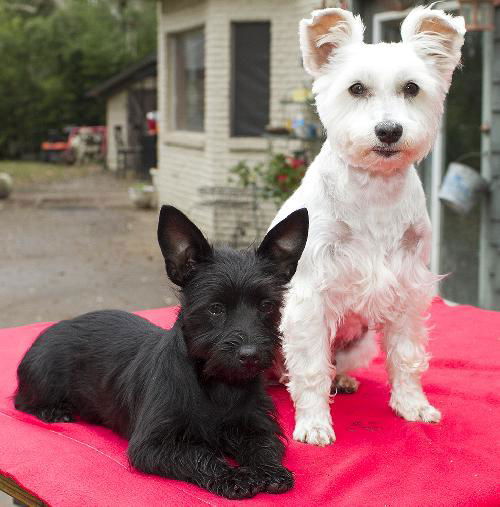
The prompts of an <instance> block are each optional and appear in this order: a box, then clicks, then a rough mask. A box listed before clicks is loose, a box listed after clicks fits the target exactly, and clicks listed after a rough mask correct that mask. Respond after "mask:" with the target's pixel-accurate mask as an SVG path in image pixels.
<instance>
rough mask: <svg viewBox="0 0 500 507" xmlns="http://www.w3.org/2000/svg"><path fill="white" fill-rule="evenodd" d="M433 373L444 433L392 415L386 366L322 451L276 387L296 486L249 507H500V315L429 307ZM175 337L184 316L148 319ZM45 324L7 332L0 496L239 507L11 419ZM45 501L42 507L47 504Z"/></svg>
mask: <svg viewBox="0 0 500 507" xmlns="http://www.w3.org/2000/svg"><path fill="white" fill-rule="evenodd" d="M431 313H432V317H431V319H430V322H429V324H430V326H431V328H432V331H431V341H430V344H429V348H430V351H431V352H432V355H433V360H432V362H431V367H430V370H429V371H428V373H426V374H425V376H424V386H425V390H426V392H427V394H428V396H429V399H430V401H431V403H433V404H435V405H436V406H437V407H438V408H439V409H440V410H441V411H442V413H443V420H442V422H441V423H440V424H437V425H429V424H424V423H410V422H406V421H404V420H403V419H400V418H399V417H397V416H396V415H394V414H393V412H392V411H391V409H390V408H389V406H388V399H389V387H388V385H387V377H386V374H385V371H384V366H383V360H382V358H378V359H377V360H376V361H375V363H374V364H373V365H372V366H371V367H370V368H369V369H366V370H361V371H359V372H358V378H359V379H360V380H361V387H360V389H359V391H358V393H356V394H352V395H341V394H339V395H337V396H336V397H335V400H334V403H333V405H332V411H333V416H334V424H335V432H336V434H337V439H338V440H337V442H336V443H335V444H333V445H331V446H329V447H325V448H318V447H314V446H310V445H306V444H302V443H298V442H295V441H293V440H292V439H291V433H292V429H293V407H292V404H291V402H290V398H289V396H288V394H287V392H286V390H285V389H284V388H283V387H273V388H271V394H272V396H273V398H274V400H275V402H276V405H277V407H278V409H279V413H280V419H281V422H282V424H283V427H284V430H285V434H286V435H287V436H288V437H289V438H290V440H289V442H288V446H287V453H286V457H285V464H286V466H288V467H289V468H290V469H291V470H293V471H294V473H295V482H296V485H295V487H294V488H293V489H292V490H291V491H290V492H288V493H285V494H283V495H270V494H263V493H261V494H258V495H257V496H256V497H254V498H253V499H250V500H244V504H245V505H255V506H264V505H273V506H277V505H286V506H287V507H288V506H300V507H303V506H308V505H315V506H316V505H317V506H329V505H331V506H348V505H349V506H363V507H365V506H372V505H373V506H419V507H421V506H433V507H437V506H458V505H460V506H478V505H500V494H499V488H498V485H499V483H500V465H499V453H498V442H499V441H500V418H499V405H500V404H499V391H500V378H499V370H500V360H499V359H500V346H499V345H500V341H499V338H500V313H496V312H488V311H484V310H479V309H477V308H473V307H469V306H456V307H448V306H446V305H445V304H444V303H443V302H442V301H441V300H436V301H435V303H434V304H433V306H432V312H431ZM139 314H140V315H142V316H144V317H146V318H148V319H150V320H151V321H153V322H155V323H157V324H158V325H160V326H164V327H169V326H170V325H171V323H172V322H173V320H174V319H175V314H176V310H175V308H166V309H157V310H150V311H144V312H139ZM47 326H48V324H46V323H45V324H33V325H30V326H26V327H19V328H13V329H3V330H0V489H4V490H6V491H7V492H9V493H10V494H11V495H14V496H17V497H18V498H19V499H20V500H21V501H23V502H24V503H27V504H28V505H42V504H44V503H45V504H48V505H53V506H70V507H79V506H82V507H89V506H99V507H101V506H102V507H104V506H113V507H114V506H120V507H125V506H134V507H142V506H148V507H153V506H160V505H161V506H175V507H180V506H199V505H221V506H224V505H236V504H238V503H239V502H236V501H229V500H226V499H223V498H220V497H217V496H215V495H213V494H210V493H208V492H207V491H205V490H202V489H200V488H198V487H196V486H194V485H191V484H188V483H185V482H180V481H175V480H167V479H162V478H160V477H155V476H152V475H151V476H148V475H145V474H141V473H139V472H137V471H135V470H132V469H131V468H130V467H129V465H128V462H127V456H126V447H127V443H126V441H125V440H123V439H122V438H120V437H118V436H117V435H115V434H114V433H112V432H111V431H109V430H107V429H106V428H102V427H98V426H93V425H91V424H85V423H57V424H45V423H43V422H42V421H40V420H38V419H36V418H35V417H32V416H30V415H28V414H24V413H22V412H18V411H16V410H15V409H14V406H13V403H12V399H11V396H12V394H13V393H14V390H15V387H16V376H15V372H16V368H17V365H18V363H19V361H20V359H21V357H22V356H23V354H24V352H25V351H26V349H27V348H28V347H29V346H30V344H31V343H32V342H33V340H34V339H35V338H36V336H37V335H38V334H39V333H40V332H41V331H42V330H43V329H45V328H46V327H47ZM38 499H39V500H38Z"/></svg>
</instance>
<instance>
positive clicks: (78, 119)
mask: <svg viewBox="0 0 500 507" xmlns="http://www.w3.org/2000/svg"><path fill="white" fill-rule="evenodd" d="M155 11H156V9H155V4H154V2H152V1H146V0H142V1H140V0H137V1H135V2H124V1H123V0H121V1H114V2H113V1H109V0H0V61H1V62H2V72H0V117H1V118H2V128H1V129H0V157H6V156H19V155H21V154H22V153H26V152H29V151H37V149H38V146H39V144H40V142H41V141H42V140H43V139H44V138H45V137H46V135H47V131H48V130H49V129H61V128H62V127H64V126H66V125H92V124H101V123H102V122H103V119H104V118H103V111H104V108H103V105H102V104H99V103H98V102H96V101H95V99H91V98H88V97H87V96H86V94H87V92H88V90H89V89H90V88H92V87H93V86H95V85H97V84H99V83H101V82H102V81H104V80H106V79H108V78H109V77H111V76H112V75H113V74H115V73H117V72H118V71H120V70H121V69H122V68H123V67H124V66H126V65H127V64H129V63H131V62H132V61H134V60H137V59H139V58H142V57H144V56H145V55H147V54H149V53H152V52H153V51H154V49H155V45H156V31H155V27H156V23H155Z"/></svg>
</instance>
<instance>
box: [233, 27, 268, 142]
mask: <svg viewBox="0 0 500 507" xmlns="http://www.w3.org/2000/svg"><path fill="white" fill-rule="evenodd" d="M270 43H271V24H270V23H269V22H255V23H254V22H252V23H233V24H232V83H231V135H232V136H260V135H262V134H263V133H264V129H265V128H266V125H267V124H268V123H269V83H270V77H269V67H270Z"/></svg>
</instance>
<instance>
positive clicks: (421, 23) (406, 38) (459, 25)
mask: <svg viewBox="0 0 500 507" xmlns="http://www.w3.org/2000/svg"><path fill="white" fill-rule="evenodd" d="M464 35H465V21H464V18H463V17H462V16H451V15H450V14H446V13H445V12H443V11H440V10H432V9H431V7H416V8H415V9H413V10H412V11H411V12H410V13H409V14H408V16H406V19H405V20H404V21H403V24H402V25H401V39H402V41H403V42H404V43H409V44H412V45H413V46H414V47H415V50H416V51H417V53H418V54H419V55H420V56H421V57H422V58H424V59H426V60H429V61H430V63H431V64H432V65H433V66H434V67H435V68H436V69H437V70H438V71H439V72H440V73H441V74H442V76H443V78H445V79H446V80H447V81H448V82H449V81H450V80H451V75H452V74H453V71H454V70H455V67H456V66H457V65H458V64H459V62H460V50H461V48H462V46H463V43H464Z"/></svg>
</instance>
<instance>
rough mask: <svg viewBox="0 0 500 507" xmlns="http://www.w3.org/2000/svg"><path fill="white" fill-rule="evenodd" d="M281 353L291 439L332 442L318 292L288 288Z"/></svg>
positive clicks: (325, 336) (326, 345) (329, 369)
mask: <svg viewBox="0 0 500 507" xmlns="http://www.w3.org/2000/svg"><path fill="white" fill-rule="evenodd" d="M281 326H282V330H283V352H284V355H285V363H286V367H287V370H288V375H289V382H288V390H289V391H290V395H291V397H292V400H293V402H294V404H295V430H294V432H293V438H294V439H295V440H298V441H300V442H306V443H309V444H314V445H321V446H323V445H328V444H330V443H332V442H334V441H335V433H334V431H333V427H332V418H331V415H330V387H331V383H332V380H331V379H332V375H333V366H332V364H331V360H330V331H329V326H328V325H327V323H326V322H325V317H324V311H323V304H322V299H321V297H320V295H317V294H315V295H308V297H306V296H304V295H298V294H296V293H295V292H294V290H293V289H291V290H290V291H289V293H288V295H287V304H286V307H285V310H284V312H283V319H282V324H281Z"/></svg>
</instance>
